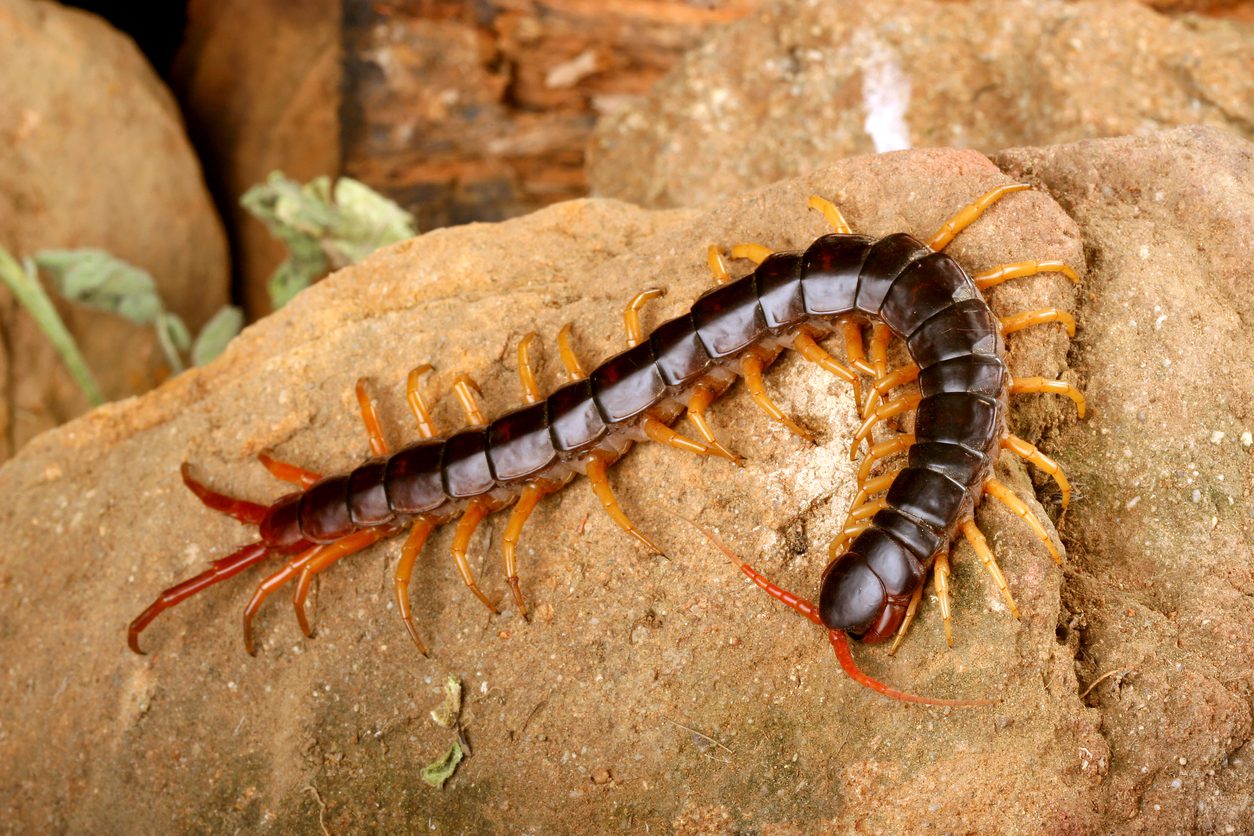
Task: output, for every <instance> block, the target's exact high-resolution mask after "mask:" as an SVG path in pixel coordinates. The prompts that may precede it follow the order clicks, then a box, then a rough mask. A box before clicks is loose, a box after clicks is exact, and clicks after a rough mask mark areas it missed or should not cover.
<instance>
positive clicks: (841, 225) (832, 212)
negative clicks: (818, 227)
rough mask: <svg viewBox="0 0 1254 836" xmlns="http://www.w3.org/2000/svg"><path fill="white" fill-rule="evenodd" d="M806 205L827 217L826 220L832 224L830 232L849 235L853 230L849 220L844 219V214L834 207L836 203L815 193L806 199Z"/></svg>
mask: <svg viewBox="0 0 1254 836" xmlns="http://www.w3.org/2000/svg"><path fill="white" fill-rule="evenodd" d="M806 206H809V207H810V208H811V209H817V210H819V211H820V212H822V213H823V217H824V218H827V222H828V223H829V224H831V225H832V232H835V233H837V234H839V235H849V234H850V233H852V232H853V230H852V229H851V228H850V227H849V222H848V221H846V220H845V216H844V215H842V214H841V213H840V210H839V209H837V208H836V204H835V203H832V202H831V201H830V200H825V199H824V198H821V197H819V196H818V195H816V194H812V195H810V199H809V200H807V201H806Z"/></svg>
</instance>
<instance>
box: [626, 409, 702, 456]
mask: <svg viewBox="0 0 1254 836" xmlns="http://www.w3.org/2000/svg"><path fill="white" fill-rule="evenodd" d="M640 429H642V430H644V434H645V435H646V436H648V438H649V440H650V441H656V442H658V443H659V444H665V445H666V446H667V447H673V448H675V449H676V450H683V451H684V452H685V453H696V454H697V455H698V456H717V455H719V454H718V453H717V452H716V451H714V450H712V449H710V448H709V447H706V446H705V445H704V444H702V443H701V442H699V441H694V440H692V439H691V438H689V437H688V436H686V435H681V434H679V433H677V432H675V431H674V430H672V429H671V428H670V427H668V426H666V425H665V424H663V423H662V422H661V421H659V420H657V419H656V418H654V417H653V416H651V415H647V416H645V418H644V420H643V421H641V422H640Z"/></svg>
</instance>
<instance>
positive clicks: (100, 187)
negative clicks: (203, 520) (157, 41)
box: [0, 0, 229, 459]
mask: <svg viewBox="0 0 1254 836" xmlns="http://www.w3.org/2000/svg"><path fill="white" fill-rule="evenodd" d="M0 101H3V102H4V107H2V108H0V138H2V139H3V143H4V145H5V149H6V151H5V153H4V154H3V155H2V156H0V246H3V247H5V248H6V249H8V250H9V251H10V252H11V253H14V254H15V255H18V256H22V255H30V254H33V253H34V252H35V251H36V250H39V249H44V248H72V247H100V248H103V249H106V250H108V251H109V252H111V253H113V254H114V255H116V256H118V257H119V258H122V259H124V260H127V261H130V262H132V263H134V264H137V265H139V266H141V267H143V268H144V269H146V270H148V271H149V272H150V273H151V274H152V275H153V277H154V278H155V279H156V280H157V283H158V287H159V289H160V292H161V296H162V299H163V300H164V301H165V304H166V307H167V308H169V309H170V310H173V311H174V312H175V313H178V314H179V315H180V316H182V317H183V319H184V320H185V321H186V322H187V324H188V326H189V327H191V328H192V329H193V330H195V329H198V328H199V326H200V325H201V324H203V323H204V322H205V320H207V319H208V318H209V317H210V316H211V315H212V314H213V313H214V311H216V310H217V309H218V308H219V307H220V306H221V305H222V304H224V303H225V302H226V295H227V285H228V278H229V276H228V264H227V252H226V241H225V238H224V236H223V234H222V229H221V226H220V225H219V223H218V220H217V218H216V216H215V215H214V213H213V207H212V205H211V204H210V201H209V196H208V194H207V193H206V192H205V187H204V184H203V182H202V181H201V178H200V170H199V166H198V164H197V162H196V158H195V155H194V154H193V153H192V150H191V148H190V146H189V145H188V143H187V140H186V138H185V137H184V135H183V126H182V123H181V122H180V120H179V114H178V110H177V108H176V107H175V104H174V101H173V99H171V97H170V95H169V93H168V92H167V91H166V90H165V89H164V88H163V87H162V86H161V83H160V81H159V80H158V79H157V77H156V76H155V75H154V74H153V72H152V70H151V68H150V67H149V66H148V64H147V62H146V61H145V60H144V58H143V57H142V56H141V55H140V54H139V52H138V51H137V50H136V49H135V47H134V45H133V44H132V43H131V41H130V40H129V39H127V38H125V37H123V36H121V35H119V34H118V33H116V32H114V31H113V30H112V29H110V28H109V27H108V26H107V25H106V24H104V23H103V22H101V21H100V20H99V19H98V18H96V17H94V16H93V15H89V14H86V13H83V12H79V11H75V10H72V9H66V8H63V7H61V6H60V5H57V4H53V3H44V2H31V1H30V0H0ZM61 312H62V315H63V317H64V318H65V319H66V322H67V325H68V326H69V328H70V330H71V332H72V333H73V334H74V336H75V338H76V339H77V341H78V344H79V346H80V348H81V349H82V351H83V354H84V356H86V357H87V359H88V362H89V363H90V364H91V365H92V367H93V370H94V372H95V374H96V376H97V378H98V380H99V382H100V384H101V387H102V389H103V390H104V393H105V395H106V397H110V398H120V397H124V396H126V395H130V394H134V393H136V392H142V391H144V390H146V389H148V388H151V387H152V386H153V385H154V384H155V383H156V381H157V380H159V379H160V378H161V377H163V376H164V375H165V374H166V373H167V372H166V371H165V368H164V360H163V358H162V355H161V352H160V350H159V349H158V347H157V344H156V340H155V338H154V337H153V334H152V331H151V329H147V328H140V327H139V326H134V325H131V324H129V323H127V322H125V321H123V320H121V319H119V318H118V317H116V316H113V315H111V314H105V313H97V312H93V311H90V310H86V309H81V308H76V307H75V308H71V307H70V306H68V305H62V306H61ZM0 334H2V335H3V340H2V344H3V348H0V354H4V353H7V354H8V359H7V361H0V367H3V366H5V365H7V366H8V373H7V374H6V378H5V379H6V381H7V383H6V386H5V394H4V395H3V396H0V427H3V429H4V433H3V438H0V459H2V458H4V457H6V456H8V455H9V454H11V453H12V452H13V450H14V449H16V448H18V447H21V446H22V445H23V444H25V443H26V442H27V441H28V440H29V439H30V438H31V437H33V436H34V435H36V434H37V433H39V432H41V431H42V430H45V429H47V428H49V427H52V426H54V425H56V424H58V423H60V422H62V421H64V420H66V419H68V418H70V417H73V416H74V415H77V414H79V413H81V412H83V411H84V410H85V409H86V408H87V406H88V404H87V400H86V398H85V397H84V396H83V395H82V393H81V392H79V390H78V388H77V387H76V386H75V385H74V384H73V382H72V380H71V378H70V376H69V374H68V373H67V372H66V371H65V370H64V368H63V366H62V364H61V362H60V360H59V359H58V357H57V355H56V354H55V352H54V351H53V350H52V348H51V347H50V346H49V344H48V341H47V339H46V338H45V337H44V336H43V334H42V333H41V332H40V331H39V330H38V329H37V328H36V326H35V325H34V323H33V322H32V321H31V320H30V319H29V317H27V316H26V315H25V313H23V312H20V311H19V310H18V309H17V307H16V304H15V302H14V301H13V300H12V297H11V296H10V294H9V293H8V291H7V290H4V289H0ZM104 357H108V358H109V359H108V361H104V360H103V359H102V358H104Z"/></svg>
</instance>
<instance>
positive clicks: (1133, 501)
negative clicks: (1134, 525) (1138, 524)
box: [1123, 495, 1141, 511]
mask: <svg viewBox="0 0 1254 836" xmlns="http://www.w3.org/2000/svg"><path fill="white" fill-rule="evenodd" d="M1140 502H1141V497H1140V496H1139V495H1138V496H1134V497H1132V498H1131V499H1129V500H1128V501H1127V503H1125V504H1124V506H1123V507H1124V508H1126V509H1128V510H1129V511H1131V510H1132V509H1133V508H1135V507H1136V506H1137V505H1139V504H1140Z"/></svg>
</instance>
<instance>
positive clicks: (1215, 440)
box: [1210, 430, 1227, 444]
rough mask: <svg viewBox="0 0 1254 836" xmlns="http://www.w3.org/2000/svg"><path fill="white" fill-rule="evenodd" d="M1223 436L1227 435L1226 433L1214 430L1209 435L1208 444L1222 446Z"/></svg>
mask: <svg viewBox="0 0 1254 836" xmlns="http://www.w3.org/2000/svg"><path fill="white" fill-rule="evenodd" d="M1225 435H1227V433H1225V432H1221V431H1220V430H1215V431H1214V432H1213V433H1211V434H1210V443H1211V444H1222V443H1223V440H1224V436H1225Z"/></svg>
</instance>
